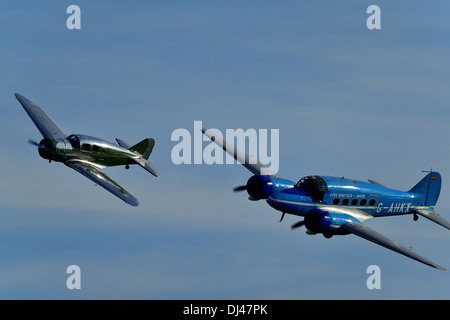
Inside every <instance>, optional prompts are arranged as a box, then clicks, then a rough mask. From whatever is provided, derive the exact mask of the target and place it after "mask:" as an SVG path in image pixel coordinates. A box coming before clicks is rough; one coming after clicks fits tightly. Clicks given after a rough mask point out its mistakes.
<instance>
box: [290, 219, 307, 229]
mask: <svg viewBox="0 0 450 320" xmlns="http://www.w3.org/2000/svg"><path fill="white" fill-rule="evenodd" d="M304 225H305V220H302V221H299V222H297V223H294V224H293V225H292V226H291V229H296V228H299V227H301V226H304Z"/></svg>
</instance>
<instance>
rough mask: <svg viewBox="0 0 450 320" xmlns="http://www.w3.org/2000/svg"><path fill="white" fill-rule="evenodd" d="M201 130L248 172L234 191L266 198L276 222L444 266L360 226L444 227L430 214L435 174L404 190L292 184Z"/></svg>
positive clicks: (342, 182) (323, 181) (372, 184)
mask: <svg viewBox="0 0 450 320" xmlns="http://www.w3.org/2000/svg"><path fill="white" fill-rule="evenodd" d="M202 131H203V133H204V134H205V135H206V136H207V137H209V138H210V139H211V140H212V141H214V142H215V143H216V144H217V145H218V146H219V147H221V148H222V149H223V150H224V151H226V152H227V153H228V154H230V155H231V156H232V157H234V159H236V160H237V161H238V162H239V163H241V164H242V165H243V166H244V167H246V168H247V169H248V170H249V171H250V172H252V173H253V174H254V175H253V176H252V177H250V179H249V180H248V181H247V184H246V185H244V186H240V187H237V188H235V189H234V191H243V190H247V192H248V194H249V195H250V197H249V199H250V200H262V199H264V200H266V201H267V203H268V204H269V205H270V206H271V207H272V208H274V209H276V210H278V211H281V212H282V216H281V219H280V221H282V220H283V218H284V215H285V214H286V213H288V214H292V215H296V216H302V217H304V219H303V220H302V221H300V222H298V223H296V224H294V225H292V227H291V228H293V229H294V228H298V227H301V226H305V227H306V229H307V233H308V234H310V235H313V234H320V233H321V234H323V235H324V236H325V237H326V238H331V237H332V236H334V235H346V234H355V235H357V236H359V237H361V238H364V239H367V240H369V241H372V242H374V243H376V244H379V245H381V246H383V247H386V248H388V249H391V250H393V251H395V252H398V253H400V254H402V255H405V256H407V257H409V258H412V259H415V260H417V261H419V262H422V263H424V264H426V265H429V266H431V267H434V268H437V269H439V270H446V269H444V268H443V267H441V266H439V265H438V264H436V263H434V262H432V261H430V260H428V259H427V258H425V257H422V256H421V255H419V254H417V253H415V252H414V251H412V249H409V248H406V247H404V246H403V245H400V244H398V243H396V242H394V241H392V240H390V239H388V238H387V237H385V236H383V235H382V234H380V233H378V232H376V231H374V230H372V229H371V228H369V227H367V226H365V225H364V224H363V221H364V220H367V219H370V218H375V217H383V216H394V215H403V214H412V215H413V217H414V220H417V219H418V216H423V217H425V218H427V219H430V220H431V221H433V222H435V223H437V224H440V225H441V226H443V227H445V228H447V229H449V230H450V223H449V222H448V221H447V220H445V219H444V218H442V217H441V216H439V215H438V214H437V213H435V212H434V206H435V204H436V202H437V200H438V197H439V193H440V191H441V175H440V174H439V173H437V172H433V171H432V170H431V171H430V172H429V173H428V174H427V175H426V176H425V177H424V178H423V179H422V180H421V181H420V182H419V183H417V184H416V185H415V186H414V187H413V188H412V189H411V190H409V191H406V192H404V191H398V190H393V189H390V188H387V187H385V186H383V185H381V184H380V183H378V182H376V181H373V180H369V182H365V181H359V180H353V179H348V178H344V177H328V176H318V175H312V176H307V177H304V178H302V179H300V180H299V181H298V182H294V181H291V180H288V179H286V178H284V177H282V176H280V175H279V174H278V173H277V172H274V171H273V170H270V168H268V167H267V166H265V165H264V164H262V163H260V162H259V161H257V160H256V159H254V158H252V157H250V156H249V155H248V154H247V153H245V152H244V151H242V150H240V149H238V148H236V147H235V146H234V145H233V144H230V143H229V142H227V141H225V140H224V139H222V137H221V136H219V135H215V134H214V131H213V130H204V129H203V130H202ZM261 170H264V174H261Z"/></svg>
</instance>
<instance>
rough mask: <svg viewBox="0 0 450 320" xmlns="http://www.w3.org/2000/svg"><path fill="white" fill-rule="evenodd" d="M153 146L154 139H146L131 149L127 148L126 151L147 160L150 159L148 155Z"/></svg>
mask: <svg viewBox="0 0 450 320" xmlns="http://www.w3.org/2000/svg"><path fill="white" fill-rule="evenodd" d="M154 146H155V139H153V138H147V139H144V140H142V141H141V142H139V143H138V144H135V145H134V146H132V147H131V148H128V150H130V151H132V152H137V153H139V154H140V155H141V156H142V158H144V159H145V160H147V159H148V157H150V153H152V150H153V147H154Z"/></svg>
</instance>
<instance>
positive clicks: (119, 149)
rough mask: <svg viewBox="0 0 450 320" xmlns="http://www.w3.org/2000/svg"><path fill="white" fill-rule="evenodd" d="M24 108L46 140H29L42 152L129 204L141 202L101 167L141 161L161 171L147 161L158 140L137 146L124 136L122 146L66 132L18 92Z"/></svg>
mask: <svg viewBox="0 0 450 320" xmlns="http://www.w3.org/2000/svg"><path fill="white" fill-rule="evenodd" d="M15 96H16V98H17V100H19V102H20V104H21V105H22V107H23V108H24V109H25V111H26V112H27V113H28V115H29V116H30V118H31V120H33V122H34V124H35V125H36V127H37V128H38V130H39V131H40V132H41V134H42V136H43V137H44V139H42V140H41V142H39V143H37V142H35V141H32V140H29V142H30V143H31V144H33V145H35V146H37V147H38V151H39V155H40V156H41V157H42V158H44V159H47V160H49V162H51V161H52V160H53V161H56V162H62V163H64V164H65V165H66V166H68V167H70V168H72V169H74V170H75V171H77V172H79V173H81V174H82V175H84V176H85V177H87V178H88V179H90V180H92V181H93V182H95V183H96V184H98V185H100V186H102V187H103V188H105V189H106V190H108V191H109V192H111V193H112V194H114V195H115V196H117V197H119V198H120V199H122V200H123V201H125V202H126V203H128V204H130V205H132V206H137V205H139V201H138V200H137V199H136V198H135V197H133V196H132V195H131V194H130V193H128V192H127V191H126V190H125V189H124V188H122V187H121V186H120V185H119V184H118V183H116V182H115V181H113V180H112V179H111V178H109V177H108V176H107V175H106V174H105V173H104V172H103V171H102V170H103V169H104V168H105V167H111V166H120V165H123V166H125V168H126V169H128V168H129V166H130V165H131V164H138V165H140V166H141V167H142V168H144V169H145V170H147V171H148V172H150V173H151V174H152V175H154V176H155V177H158V176H159V173H158V171H156V169H155V168H154V167H153V165H152V164H151V163H150V162H149V161H148V160H147V159H148V158H149V156H150V153H151V152H152V150H153V146H154V145H155V140H154V139H152V138H147V139H144V140H142V141H141V142H139V143H138V144H136V145H134V146H130V145H128V144H127V143H126V142H125V141H123V140H121V139H116V141H117V143H118V144H119V145H116V144H113V143H111V142H108V141H105V140H102V139H99V138H95V137H91V136H87V135H82V134H71V135H67V134H65V133H64V132H63V131H62V130H61V128H60V127H58V125H57V124H56V123H55V122H54V121H53V120H52V119H51V118H50V117H49V116H48V115H47V113H46V112H45V111H44V110H42V109H41V108H39V107H38V106H37V105H36V104H35V103H33V102H31V101H30V100H28V99H27V98H25V97H24V96H22V95H20V94H18V93H16V94H15Z"/></svg>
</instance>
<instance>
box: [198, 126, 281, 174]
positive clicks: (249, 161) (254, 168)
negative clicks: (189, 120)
mask: <svg viewBox="0 0 450 320" xmlns="http://www.w3.org/2000/svg"><path fill="white" fill-rule="evenodd" d="M202 132H203V134H204V135H205V136H207V137H208V138H210V139H211V141H213V142H214V143H215V144H217V145H218V146H219V147H221V148H222V149H223V150H224V151H225V152H226V153H228V154H229V155H230V156H232V157H233V158H234V159H235V160H236V161H237V162H239V163H240V164H242V165H243V166H244V167H245V168H247V169H248V170H249V171H250V172H251V173H253V174H262V169H264V171H265V172H264V175H266V176H269V177H275V178H282V179H285V178H284V177H282V176H280V175H279V174H278V173H277V172H275V171H274V170H272V169H270V168H269V167H268V166H266V165H265V164H263V163H261V162H259V161H257V160H256V159H255V158H253V157H252V156H250V155H248V154H247V153H246V152H245V151H243V150H241V149H239V148H238V147H236V146H235V145H233V144H231V143H229V142H227V141H226V140H225V139H223V138H222V137H220V136H217V135H215V134H214V132H213V131H211V130H205V129H202Z"/></svg>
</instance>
